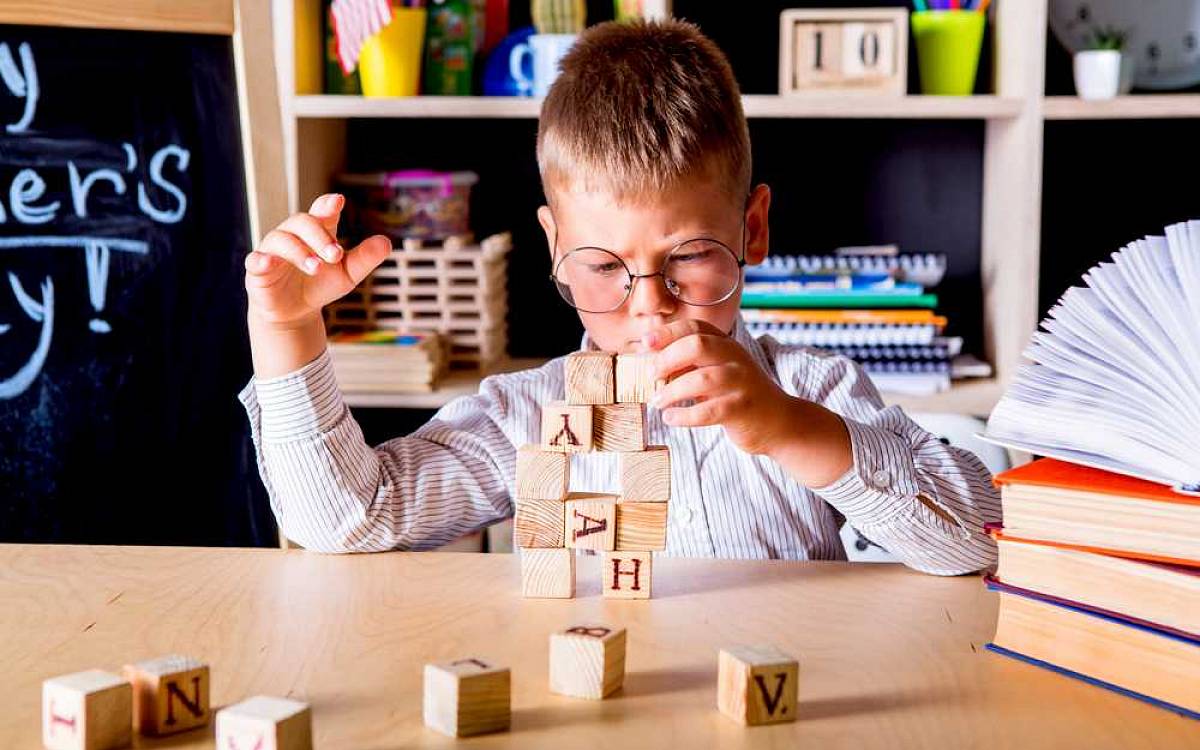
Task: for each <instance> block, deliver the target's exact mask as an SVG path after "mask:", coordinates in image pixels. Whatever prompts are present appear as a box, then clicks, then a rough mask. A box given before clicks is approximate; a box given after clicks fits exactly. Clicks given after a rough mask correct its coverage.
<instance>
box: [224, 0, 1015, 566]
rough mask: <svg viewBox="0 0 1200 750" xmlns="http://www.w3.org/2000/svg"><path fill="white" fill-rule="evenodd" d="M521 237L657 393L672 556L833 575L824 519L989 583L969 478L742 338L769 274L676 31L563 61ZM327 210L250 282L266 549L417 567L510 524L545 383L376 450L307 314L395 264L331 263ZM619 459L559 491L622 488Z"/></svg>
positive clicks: (745, 159)
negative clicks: (535, 226) (444, 548)
mask: <svg viewBox="0 0 1200 750" xmlns="http://www.w3.org/2000/svg"><path fill="white" fill-rule="evenodd" d="M537 156H538V164H539V168H540V171H541V176H542V182H543V187H544V190H545V193H546V196H547V203H548V205H546V206H543V207H541V208H540V209H539V210H538V219H539V221H540V223H541V225H542V227H543V229H544V230H545V232H546V238H547V242H548V244H549V246H550V253H551V261H552V265H551V268H552V270H553V273H554V280H555V283H556V285H557V287H558V289H559V291H560V293H561V294H562V296H563V298H564V299H565V300H566V301H567V302H568V303H569V304H571V305H572V306H573V307H575V308H576V309H577V310H578V312H579V316H580V319H581V320H582V322H583V325H584V328H585V329H586V332H587V333H586V336H585V338H584V348H589V347H590V348H598V349H601V350H604V351H612V352H630V351H641V350H644V349H649V350H651V351H654V352H656V353H657V354H656V367H657V372H658V375H659V376H660V377H662V378H664V379H669V381H670V382H669V383H668V385H667V386H666V387H665V388H664V389H662V391H661V392H660V393H659V394H658V396H657V398H656V400H655V402H654V403H653V404H652V405H651V406H652V407H653V408H651V409H650V410H649V411H648V416H647V432H648V435H647V440H648V442H649V443H652V444H665V445H668V446H670V449H671V456H672V474H673V476H672V488H673V489H672V501H671V514H670V525H669V528H668V532H667V554H675V555H688V556H716V557H730V558H737V557H740V558H758V557H780V558H790V559H844V556H845V552H844V550H843V549H842V546H841V542H840V539H839V537H838V521H837V517H836V514H835V510H834V509H836V511H838V512H840V513H841V514H843V515H844V516H845V517H846V518H848V519H849V520H850V521H851V523H853V524H854V526H855V527H856V528H858V529H859V530H860V531H862V532H863V533H864V534H866V535H867V536H868V537H870V538H871V539H872V540H874V541H876V542H878V543H879V544H881V545H882V546H883V547H885V548H887V549H888V550H890V551H891V552H892V553H893V554H895V555H897V556H898V557H899V558H900V559H902V560H903V561H904V562H905V563H906V564H908V565H909V566H911V567H913V568H916V569H918V570H922V571H926V572H929V573H936V574H946V575H949V574H958V573H967V572H973V571H977V570H980V569H981V568H985V567H988V566H990V565H991V564H993V563H994V561H995V554H996V553H995V546H994V543H993V542H992V541H991V540H990V539H989V538H988V536H987V535H986V534H985V533H984V532H983V524H984V523H986V522H988V521H995V520H998V519H999V517H1000V514H999V502H998V500H997V496H996V492H995V490H994V489H993V488H992V486H991V481H990V476H989V474H988V472H987V470H986V469H985V468H984V467H983V465H982V464H981V463H980V461H979V460H978V459H977V458H976V457H975V456H973V455H971V454H969V453H966V452H964V451H961V450H958V449H955V448H951V447H949V446H946V445H943V444H942V443H941V442H940V441H939V440H938V439H937V438H936V437H934V436H933V435H930V434H929V433H927V432H925V431H924V430H922V429H921V428H919V427H917V426H916V425H915V424H914V423H913V422H912V421H910V420H909V419H908V418H907V417H906V416H905V415H904V414H903V413H902V412H901V411H900V410H899V409H898V408H895V407H893V408H888V409H883V408H882V403H881V401H880V399H879V395H878V393H877V392H876V390H875V388H874V387H873V386H872V384H871V382H870V380H869V379H868V378H867V376H866V375H864V374H863V372H862V371H861V370H860V369H859V368H858V367H857V366H855V365H854V363H853V362H851V361H849V360H846V359H844V358H841V357H833V356H828V355H826V354H823V353H821V352H818V351H813V350H807V349H803V348H799V347H789V346H784V345H781V344H779V343H777V342H775V341H773V340H772V339H770V338H764V339H762V340H756V339H755V338H754V337H752V336H750V335H748V334H747V332H746V329H745V327H744V325H743V324H742V321H741V318H740V316H739V314H738V303H739V300H740V296H741V295H740V292H741V282H742V266H743V265H745V264H747V263H749V264H756V263H760V262H761V261H762V260H763V258H765V257H766V254H767V245H768V230H767V209H768V206H769V204H770V191H769V189H768V188H767V187H766V186H765V185H758V186H756V187H754V188H753V189H751V185H750V143H749V134H748V130H747V126H746V120H745V117H744V115H743V113H742V108H741V99H740V95H739V91H738V87H737V83H736V82H735V80H734V78H733V73H732V71H731V70H730V68H729V64H728V62H727V61H726V60H725V58H724V56H723V55H722V54H721V52H720V51H719V50H718V49H717V48H716V46H715V45H714V44H712V42H710V41H709V40H708V39H707V38H705V37H704V36H703V35H701V34H700V32H699V30H698V29H696V28H695V27H694V26H692V25H690V24H686V23H682V22H677V21H667V22H663V23H631V24H615V23H610V24H601V25H599V26H595V27H593V28H591V29H589V30H588V31H586V32H585V33H584V34H583V35H582V36H581V37H580V39H579V41H578V43H577V44H576V45H575V47H574V48H573V50H572V51H571V52H570V53H569V54H568V55H567V56H566V57H565V58H564V59H563V61H562V73H561V75H560V77H559V78H558V79H557V80H556V82H555V84H554V86H553V88H552V90H551V91H550V93H549V95H548V96H547V98H546V100H545V103H544V105H543V109H542V116H541V119H540V123H539V131H538V143H537ZM342 205H343V200H342V198H341V196H337V195H325V196H322V197H320V198H318V199H317V200H316V202H315V203H313V205H312V208H311V209H310V210H309V212H308V213H307V214H297V215H295V216H292V217H291V218H289V219H288V220H286V221H285V222H283V223H282V224H281V225H280V226H279V227H278V228H277V229H276V230H274V231H273V232H271V233H270V234H268V235H267V237H266V238H264V240H263V242H262V245H261V246H260V247H259V248H258V250H257V251H256V252H253V253H251V254H250V255H249V256H248V257H247V259H246V270H247V274H246V288H247V292H248V294H249V300H250V304H249V326H250V337H251V344H252V347H253V354H254V368H255V374H256V377H255V379H254V381H253V382H252V383H251V384H250V385H249V386H247V388H246V390H245V391H244V392H243V394H242V400H243V403H244V404H245V406H246V409H247V412H248V414H249V417H250V420H251V423H252V426H253V434H254V438H255V444H256V447H257V450H258V461H259V469H260V472H261V474H262V478H263V482H264V483H265V484H266V486H267V489H268V492H269V493H270V497H271V506H272V509H273V510H274V512H275V515H276V518H277V519H278V521H279V525H280V528H281V529H282V530H283V532H284V533H285V534H286V535H287V536H288V537H289V538H291V539H294V540H295V541H297V542H299V543H300V544H303V545H304V546H306V547H308V548H310V549H314V550H321V551H330V552H341V551H368V550H387V549H422V548H429V547H434V546H437V545H440V544H443V543H446V542H448V541H450V540H452V539H454V538H456V537H458V536H460V535H462V534H464V533H466V532H469V531H471V530H473V529H477V528H480V527H482V526H484V525H487V524H489V523H491V522H494V521H496V520H499V519H502V518H505V517H507V516H510V515H511V514H512V512H513V501H512V494H513V491H514V487H515V476H514V473H515V463H516V451H517V448H518V447H519V446H521V445H523V444H527V443H537V442H539V440H540V435H539V431H540V407H541V405H542V404H544V403H547V402H549V401H553V400H556V399H561V398H562V394H563V359H561V358H560V359H556V360H553V361H552V362H550V363H549V364H547V365H545V366H544V367H541V368H539V369H536V370H529V371H525V372H520V373H515V374H508V375H496V376H492V377H489V378H487V379H486V380H484V382H483V383H482V385H481V386H480V389H479V393H478V394H477V395H475V396H470V397H464V398H460V399H458V400H456V401H454V402H453V403H451V404H448V405H447V406H445V407H444V408H443V409H442V410H441V411H439V412H438V413H437V415H435V417H434V418H433V419H432V420H431V421H430V422H429V423H428V424H426V425H425V426H423V427H422V428H420V429H418V430H417V431H416V432H414V433H413V434H412V435H410V436H409V437H404V438H397V439H394V440H391V441H389V442H387V443H384V444H383V445H381V446H379V447H378V448H375V449H372V448H370V447H369V446H367V445H366V444H365V443H364V442H363V437H362V433H361V431H360V430H359V428H358V426H357V424H356V423H355V422H354V419H353V418H352V417H351V415H350V413H349V411H348V410H347V408H346V406H345V405H344V404H343V402H342V398H341V394H340V393H339V391H338V388H337V384H336V382H335V381H334V377H333V373H332V368H331V366H330V362H329V355H328V354H327V353H326V348H325V346H326V345H325V332H324V327H323V325H322V322H321V307H322V306H323V305H325V304H328V303H329V302H332V301H333V300H335V299H337V298H338V297H340V296H341V295H343V294H345V293H346V292H348V291H350V290H351V289H352V288H353V286H354V285H355V284H356V283H357V282H358V281H360V280H362V279H363V278H365V277H366V275H367V274H368V273H369V272H370V271H371V270H372V269H373V268H374V267H375V266H377V265H378V264H379V263H380V262H381V261H382V260H383V259H384V257H385V256H386V255H387V253H388V252H389V251H390V250H391V248H390V245H389V243H388V242H387V240H386V238H382V237H372V238H369V239H367V240H365V241H364V242H363V243H362V244H361V245H359V246H358V247H357V248H355V249H353V250H351V251H349V252H344V251H343V250H342V249H341V248H340V247H339V246H338V245H337V243H336V241H335V237H336V228H337V221H338V214H339V213H340V211H341V208H342ZM614 459H615V457H612V456H607V455H604V454H595V455H591V456H587V457H586V458H585V459H582V460H581V459H575V462H574V465H573V467H572V476H571V480H572V489H580V488H586V489H588V490H595V491H603V490H609V491H612V490H615V479H616V463H615V460H614Z"/></svg>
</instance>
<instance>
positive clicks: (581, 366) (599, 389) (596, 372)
mask: <svg viewBox="0 0 1200 750" xmlns="http://www.w3.org/2000/svg"><path fill="white" fill-rule="evenodd" d="M564 367H565V372H564V380H565V382H566V386H567V403H568V404H611V403H613V399H614V396H615V395H616V393H615V388H614V384H613V381H614V379H615V378H614V372H613V355H611V354H609V353H608V352H575V353H574V354H570V355H568V356H567V361H566V364H565V365H564Z"/></svg>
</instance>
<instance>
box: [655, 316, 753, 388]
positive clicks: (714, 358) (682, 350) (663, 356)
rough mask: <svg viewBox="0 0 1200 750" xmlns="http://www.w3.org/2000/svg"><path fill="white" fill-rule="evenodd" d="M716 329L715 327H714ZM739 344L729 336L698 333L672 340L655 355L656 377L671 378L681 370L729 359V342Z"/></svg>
mask: <svg viewBox="0 0 1200 750" xmlns="http://www.w3.org/2000/svg"><path fill="white" fill-rule="evenodd" d="M713 330H715V329H713ZM731 343H732V344H733V345H734V346H737V344H736V343H734V342H733V341H732V340H731V339H730V338H728V337H727V336H723V335H721V336H715V335H712V334H709V333H698V334H692V335H690V336H685V337H683V338H680V339H676V340H675V341H672V342H671V343H670V344H667V346H666V347H665V348H663V349H661V350H660V351H659V352H658V354H656V355H655V356H654V373H655V377H656V378H659V379H661V380H671V379H672V378H674V377H675V376H676V375H678V374H679V373H681V372H686V371H688V370H694V369H696V368H698V367H705V366H707V365H717V364H721V363H722V362H725V361H727V360H728V359H729V358H730V356H731V355H730V353H729V352H728V351H727V350H726V345H727V344H731Z"/></svg>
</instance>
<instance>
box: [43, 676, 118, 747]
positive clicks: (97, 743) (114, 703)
mask: <svg viewBox="0 0 1200 750" xmlns="http://www.w3.org/2000/svg"><path fill="white" fill-rule="evenodd" d="M132 741H133V688H132V687H131V686H130V684H129V681H128V680H126V679H124V678H122V677H120V676H119V675H115V674H113V673H111V672H105V671H103V670H99V669H90V670H88V671H86V672H76V673H74V674H65V675H62V676H60V677H52V678H50V679H49V680H46V681H45V682H43V683H42V744H43V745H44V746H45V747H47V748H49V749H50V750H115V748H121V747H128V746H129V743H130V742H132Z"/></svg>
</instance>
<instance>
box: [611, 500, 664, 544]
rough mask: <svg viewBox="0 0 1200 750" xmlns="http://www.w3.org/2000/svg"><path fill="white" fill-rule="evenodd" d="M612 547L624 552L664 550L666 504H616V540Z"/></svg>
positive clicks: (622, 502) (623, 502)
mask: <svg viewBox="0 0 1200 750" xmlns="http://www.w3.org/2000/svg"><path fill="white" fill-rule="evenodd" d="M613 547H614V548H615V549H617V550H624V551H630V550H632V551H646V550H661V549H666V547H667V504H666V503H630V502H626V501H625V500H622V501H621V502H619V503H617V539H616V543H615V544H614V545H613Z"/></svg>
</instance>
